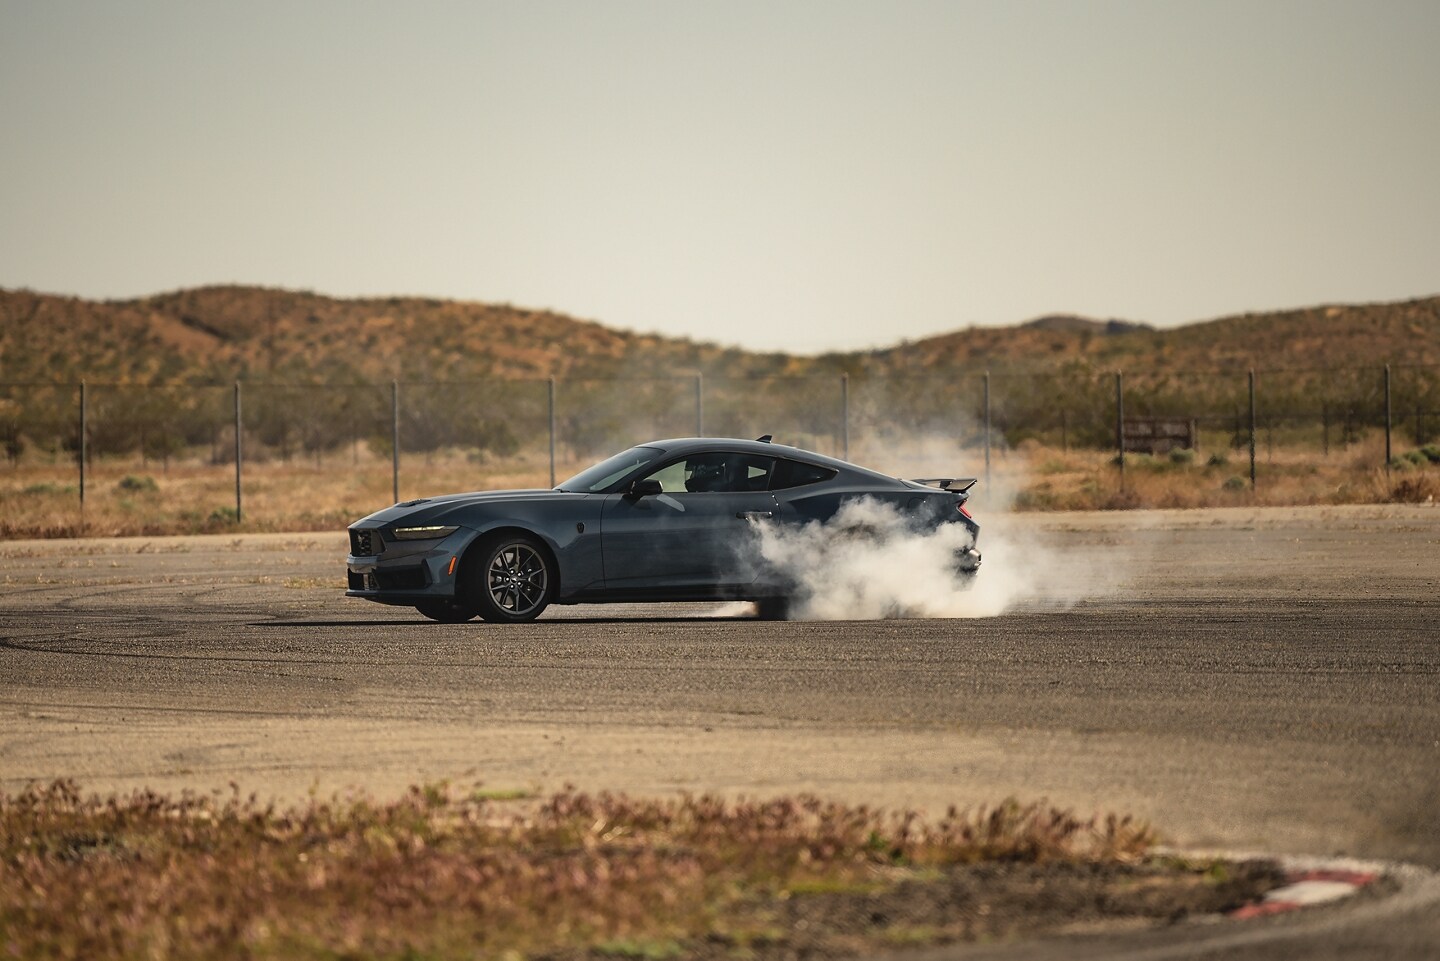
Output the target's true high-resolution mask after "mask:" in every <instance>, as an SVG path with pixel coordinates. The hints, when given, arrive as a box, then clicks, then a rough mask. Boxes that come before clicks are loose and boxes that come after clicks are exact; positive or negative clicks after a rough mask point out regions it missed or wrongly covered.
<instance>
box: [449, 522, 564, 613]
mask: <svg viewBox="0 0 1440 961" xmlns="http://www.w3.org/2000/svg"><path fill="white" fill-rule="evenodd" d="M475 557H476V561H477V563H473V564H472V566H471V568H470V575H469V585H468V591H467V594H468V600H469V602H470V603H471V604H473V605H474V606H475V607H476V608H477V609H478V610H479V613H480V616H481V617H482V618H484V619H485V620H487V621H494V622H498V623H502V624H517V623H520V622H522V621H533V620H534V619H535V618H537V617H539V616H540V612H541V611H543V610H545V608H546V607H547V606H549V604H550V595H551V591H552V590H553V589H554V581H555V571H554V570H553V569H552V568H553V565H552V564H551V561H550V557H549V555H548V554H547V553H546V551H545V549H544V548H543V547H541V546H540V544H539V542H537V541H535V540H534V539H533V538H530V537H526V536H524V535H523V534H507V535H503V536H500V537H492V538H489V539H487V540H486V541H485V542H484V543H483V544H481V545H480V550H479V551H478V552H477V554H476V555H475Z"/></svg>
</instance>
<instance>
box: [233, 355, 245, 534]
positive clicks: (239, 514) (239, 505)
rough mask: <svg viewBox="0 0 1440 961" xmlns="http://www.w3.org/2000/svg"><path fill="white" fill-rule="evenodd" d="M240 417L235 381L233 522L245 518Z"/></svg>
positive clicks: (242, 438) (238, 397) (239, 521)
mask: <svg viewBox="0 0 1440 961" xmlns="http://www.w3.org/2000/svg"><path fill="white" fill-rule="evenodd" d="M242 423H243V422H242V420H241V418H240V382H239V381H238V380H237V381H236V382H235V523H237V524H239V523H241V522H242V521H244V520H245V505H244V503H243V502H242V501H241V499H240V475H241V471H242V470H243V466H242V465H243V464H244V462H245V450H244V447H245V442H244V437H245V432H244V428H243V427H242Z"/></svg>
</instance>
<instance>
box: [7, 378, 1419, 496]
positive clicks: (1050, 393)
mask: <svg viewBox="0 0 1440 961" xmlns="http://www.w3.org/2000/svg"><path fill="white" fill-rule="evenodd" d="M1157 424H1161V425H1174V424H1180V425H1184V428H1183V429H1182V431H1181V433H1180V434H1178V435H1176V434H1174V433H1173V432H1172V433H1171V434H1170V435H1167V438H1166V439H1165V443H1164V444H1163V445H1159V446H1157V445H1158V440H1157V438H1156V437H1154V436H1151V435H1150V434H1147V433H1146V432H1147V431H1152V432H1153V430H1155V429H1159V428H1156V427H1155V425H1157ZM1147 425H1148V426H1147ZM1142 428H1143V429H1142ZM1166 429H1169V428H1168V427H1167V428H1166ZM706 434H709V435H714V436H738V437H755V436H758V435H760V434H772V435H774V437H775V438H776V440H777V441H778V442H782V443H787V444H790V445H793V446H796V447H802V448H807V449H811V450H816V451H819V452H821V453H825V454H831V455H835V456H839V457H842V458H848V457H851V456H854V457H855V459H856V460H862V459H863V461H864V462H865V463H870V464H873V465H874V466H876V467H878V468H880V469H887V467H888V463H887V462H888V461H890V460H892V459H893V460H903V459H905V457H906V456H907V455H908V452H910V451H912V450H917V449H921V448H924V447H926V446H927V445H928V446H929V447H931V448H934V447H935V445H939V446H940V448H941V449H942V450H947V451H949V452H951V453H952V454H953V457H952V460H955V461H958V462H960V465H961V466H963V468H964V469H965V470H966V471H968V472H974V473H977V474H979V473H981V472H982V471H983V472H985V474H986V475H988V473H989V470H990V466H991V462H992V457H993V456H996V455H997V454H998V455H1000V456H1003V455H1004V454H1005V453H1006V452H1008V451H1011V450H1014V449H1016V448H1027V447H1028V448H1031V449H1033V448H1042V449H1045V450H1053V451H1059V452H1066V453H1068V452H1072V451H1106V450H1108V451H1111V452H1112V453H1113V454H1114V461H1113V463H1114V467H1115V468H1116V473H1117V475H1118V477H1119V479H1120V482H1121V483H1122V484H1123V481H1124V471H1125V466H1126V463H1127V456H1136V457H1138V456H1145V455H1155V454H1163V453H1165V449H1166V448H1173V447H1179V448H1181V449H1186V450H1189V451H1191V453H1192V455H1193V454H1196V453H1199V454H1202V455H1204V454H1210V455H1211V456H1227V457H1228V456H1236V457H1239V458H1240V459H1241V461H1242V463H1243V462H1244V461H1247V460H1248V464H1249V476H1248V479H1247V480H1248V483H1249V484H1250V485H1251V486H1252V487H1253V486H1254V485H1255V484H1256V483H1257V472H1256V466H1255V465H1256V462H1257V460H1260V461H1262V462H1263V461H1265V460H1267V459H1273V458H1274V457H1275V456H1276V454H1277V451H1278V452H1281V453H1290V454H1304V455H1306V456H1308V457H1312V458H1318V459H1321V460H1323V459H1325V458H1331V457H1335V456H1338V455H1340V454H1342V453H1345V452H1347V451H1350V450H1351V449H1352V448H1355V447H1356V446H1357V445H1362V446H1363V449H1364V450H1365V451H1366V456H1369V457H1370V460H1371V463H1370V467H1372V468H1388V467H1394V466H1396V465H1397V458H1400V457H1401V456H1402V455H1405V454H1407V453H1410V452H1413V451H1414V450H1416V449H1420V448H1425V447H1426V446H1427V445H1432V444H1433V443H1434V442H1435V441H1436V440H1437V438H1440V367H1435V366H1415V365H1391V366H1386V367H1356V368H1342V369H1271V370H1259V371H1254V372H1252V371H1246V370H1238V371H1237V370H1208V371H1207V370H1166V369H1158V368H1156V369H1148V370H1127V371H1123V372H1118V373H1117V372H1096V371H1094V370H1093V369H1089V368H1085V367H1081V366H1071V367H1065V368H1061V369H1058V370H1052V371H1047V372H1042V373H1036V372H1013V371H996V372H994V373H987V372H977V371H966V372H959V373H950V372H939V371H933V370H926V371H920V372H916V373H910V374H904V375H890V376H862V375H859V374H857V375H855V376H850V375H847V374H830V375H823V376H804V377H754V378H737V377H714V376H709V375H706V376H701V375H681V376H674V377H650V378H629V379H624V380H618V379H617V380H599V379H589V380H586V379H575V380H568V379H567V380H555V379H548V380H546V379H529V380H522V379H514V380H512V379H487V380H466V381H425V382H391V383H381V384H343V385H334V384H324V385H320V384H293V383H265V382H255V381H247V382H244V383H236V384H209V385H202V386H141V385H129V384H105V383H93V382H92V383H85V384H50V383H0V445H3V449H4V452H5V456H6V458H7V460H8V463H9V466H10V467H11V468H12V469H19V468H20V467H21V466H22V465H25V464H36V463H40V464H49V465H51V466H54V467H57V468H58V467H61V466H62V465H66V464H69V465H71V466H72V467H73V470H74V476H75V484H74V487H75V493H76V495H77V497H78V500H79V501H80V503H81V504H82V505H83V502H84V499H85V487H86V481H87V472H89V471H91V470H93V469H94V467H95V465H97V464H104V463H110V464H114V463H121V462H123V463H129V464H134V465H135V466H137V467H139V468H141V469H146V470H151V469H158V470H160V471H162V472H165V471H168V470H169V469H170V466H171V465H172V464H173V463H184V464H187V465H190V466H191V467H192V468H195V469H201V468H204V469H209V470H212V471H213V470H221V471H229V472H233V473H234V476H235V503H234V508H233V511H234V519H235V520H241V519H243V518H244V516H245V510H246V501H245V498H246V492H247V485H246V482H245V476H244V470H245V466H246V465H247V464H261V463H276V462H279V463H286V464H308V465H311V466H313V467H315V468H318V469H320V470H322V471H324V470H334V471H351V472H364V473H366V474H367V475H368V476H371V477H372V478H373V477H374V476H375V475H376V474H377V473H380V472H384V473H388V474H389V480H390V481H391V484H390V487H391V494H392V495H393V496H394V497H396V498H397V499H398V498H399V497H400V495H401V492H402V488H405V489H410V487H409V485H407V480H408V479H410V478H411V477H412V476H423V475H424V474H425V473H426V471H427V468H429V467H431V466H433V464H434V463H435V462H436V459H437V458H447V457H448V458H451V459H454V458H455V457H462V458H464V459H465V460H466V461H468V462H469V463H471V464H483V465H488V466H489V467H490V468H492V469H493V468H500V467H503V466H504V465H506V464H507V463H510V462H514V463H516V464H521V463H522V462H523V464H524V465H526V467H527V469H529V470H531V472H532V473H534V474H538V475H539V476H540V477H541V478H544V479H547V480H548V481H549V483H550V484H554V483H555V481H556V479H557V470H564V469H566V468H567V467H573V466H575V465H583V464H585V463H588V462H590V461H592V460H595V459H597V458H599V457H602V456H604V455H606V454H608V453H611V452H613V451H615V450H618V449H621V448H623V447H626V446H629V445H631V444H635V443H640V442H643V441H646V440H650V439H653V438H657V437H673V436H689V435H706ZM1381 438H1383V447H1382V446H1381V442H1380V439H1381ZM1382 451H1383V452H1382ZM862 455H863V456H862ZM1400 466H1403V465H1400ZM987 479H988V477H987ZM67 490H68V487H67Z"/></svg>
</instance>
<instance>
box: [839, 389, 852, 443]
mask: <svg viewBox="0 0 1440 961" xmlns="http://www.w3.org/2000/svg"><path fill="white" fill-rule="evenodd" d="M840 452H841V453H840V459H841V460H849V459H850V374H849V372H848V371H847V372H846V373H843V374H841V375H840Z"/></svg>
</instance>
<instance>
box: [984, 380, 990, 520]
mask: <svg viewBox="0 0 1440 961" xmlns="http://www.w3.org/2000/svg"><path fill="white" fill-rule="evenodd" d="M985 497H986V498H987V499H988V498H989V497H990V371H988V370H987V371H985Z"/></svg>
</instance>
